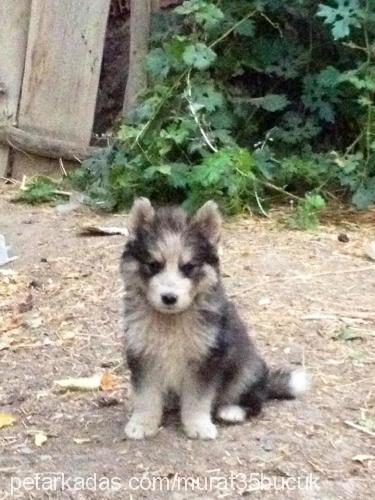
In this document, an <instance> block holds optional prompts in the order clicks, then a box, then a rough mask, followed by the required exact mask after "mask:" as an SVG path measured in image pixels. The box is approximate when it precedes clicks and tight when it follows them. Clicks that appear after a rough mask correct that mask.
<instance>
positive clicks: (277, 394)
mask: <svg viewBox="0 0 375 500" xmlns="http://www.w3.org/2000/svg"><path fill="white" fill-rule="evenodd" d="M308 387H309V379H308V377H307V375H306V372H305V371H304V370H303V369H302V368H297V369H296V370H283V369H281V370H270V372H269V374H268V380H267V395H268V398H269V399H294V398H297V397H298V396H301V395H302V394H303V393H304V392H306V390H307V389H308Z"/></svg>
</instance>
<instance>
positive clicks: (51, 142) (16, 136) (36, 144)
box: [0, 124, 100, 161]
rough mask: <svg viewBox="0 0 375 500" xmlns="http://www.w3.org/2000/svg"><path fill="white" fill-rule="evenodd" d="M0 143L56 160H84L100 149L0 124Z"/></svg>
mask: <svg viewBox="0 0 375 500" xmlns="http://www.w3.org/2000/svg"><path fill="white" fill-rule="evenodd" d="M1 143H3V144H9V145H11V146H12V147H13V148H14V149H16V150H18V151H24V152H25V153H32V154H34V155H38V156H43V157H45V158H55V159H57V160H59V159H60V158H61V159H63V160H76V161H77V160H78V161H79V160H84V159H85V158H87V157H88V156H90V155H92V154H94V153H97V152H99V151H100V148H97V147H93V146H81V145H80V144H75V143H74V142H68V141H62V140H61V139H51V138H50V137H46V136H40V135H35V134H31V133H30V132H25V130H20V129H19V128H17V127H12V126H11V125H6V126H2V125H1V124H0V144H1Z"/></svg>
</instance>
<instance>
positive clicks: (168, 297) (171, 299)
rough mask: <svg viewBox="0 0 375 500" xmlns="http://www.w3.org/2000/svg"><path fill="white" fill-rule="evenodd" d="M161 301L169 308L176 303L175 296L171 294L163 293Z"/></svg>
mask: <svg viewBox="0 0 375 500" xmlns="http://www.w3.org/2000/svg"><path fill="white" fill-rule="evenodd" d="M161 300H162V301H163V302H164V304H166V305H167V306H171V305H172V304H175V303H176V302H177V295H174V294H173V293H164V294H163V295H162V296H161Z"/></svg>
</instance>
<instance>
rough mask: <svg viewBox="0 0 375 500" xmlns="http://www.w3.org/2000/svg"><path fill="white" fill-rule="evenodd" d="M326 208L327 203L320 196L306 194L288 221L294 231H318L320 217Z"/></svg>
mask: <svg viewBox="0 0 375 500" xmlns="http://www.w3.org/2000/svg"><path fill="white" fill-rule="evenodd" d="M325 208H326V202H325V201H324V198H322V196H320V194H316V193H306V194H305V197H304V198H303V199H302V200H301V201H299V202H298V204H297V207H296V210H295V212H294V213H293V215H291V216H290V217H289V219H288V220H287V222H288V225H289V226H290V227H291V228H293V229H309V230H313V229H316V227H317V226H318V223H319V215H320V213H321V212H322V211H323V210H324V209H325Z"/></svg>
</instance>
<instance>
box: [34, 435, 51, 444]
mask: <svg viewBox="0 0 375 500" xmlns="http://www.w3.org/2000/svg"><path fill="white" fill-rule="evenodd" d="M47 439H48V438H47V436H46V435H45V434H44V432H37V433H36V434H35V436H34V443H35V444H36V446H42V444H44V443H45V442H46V441H47Z"/></svg>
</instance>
